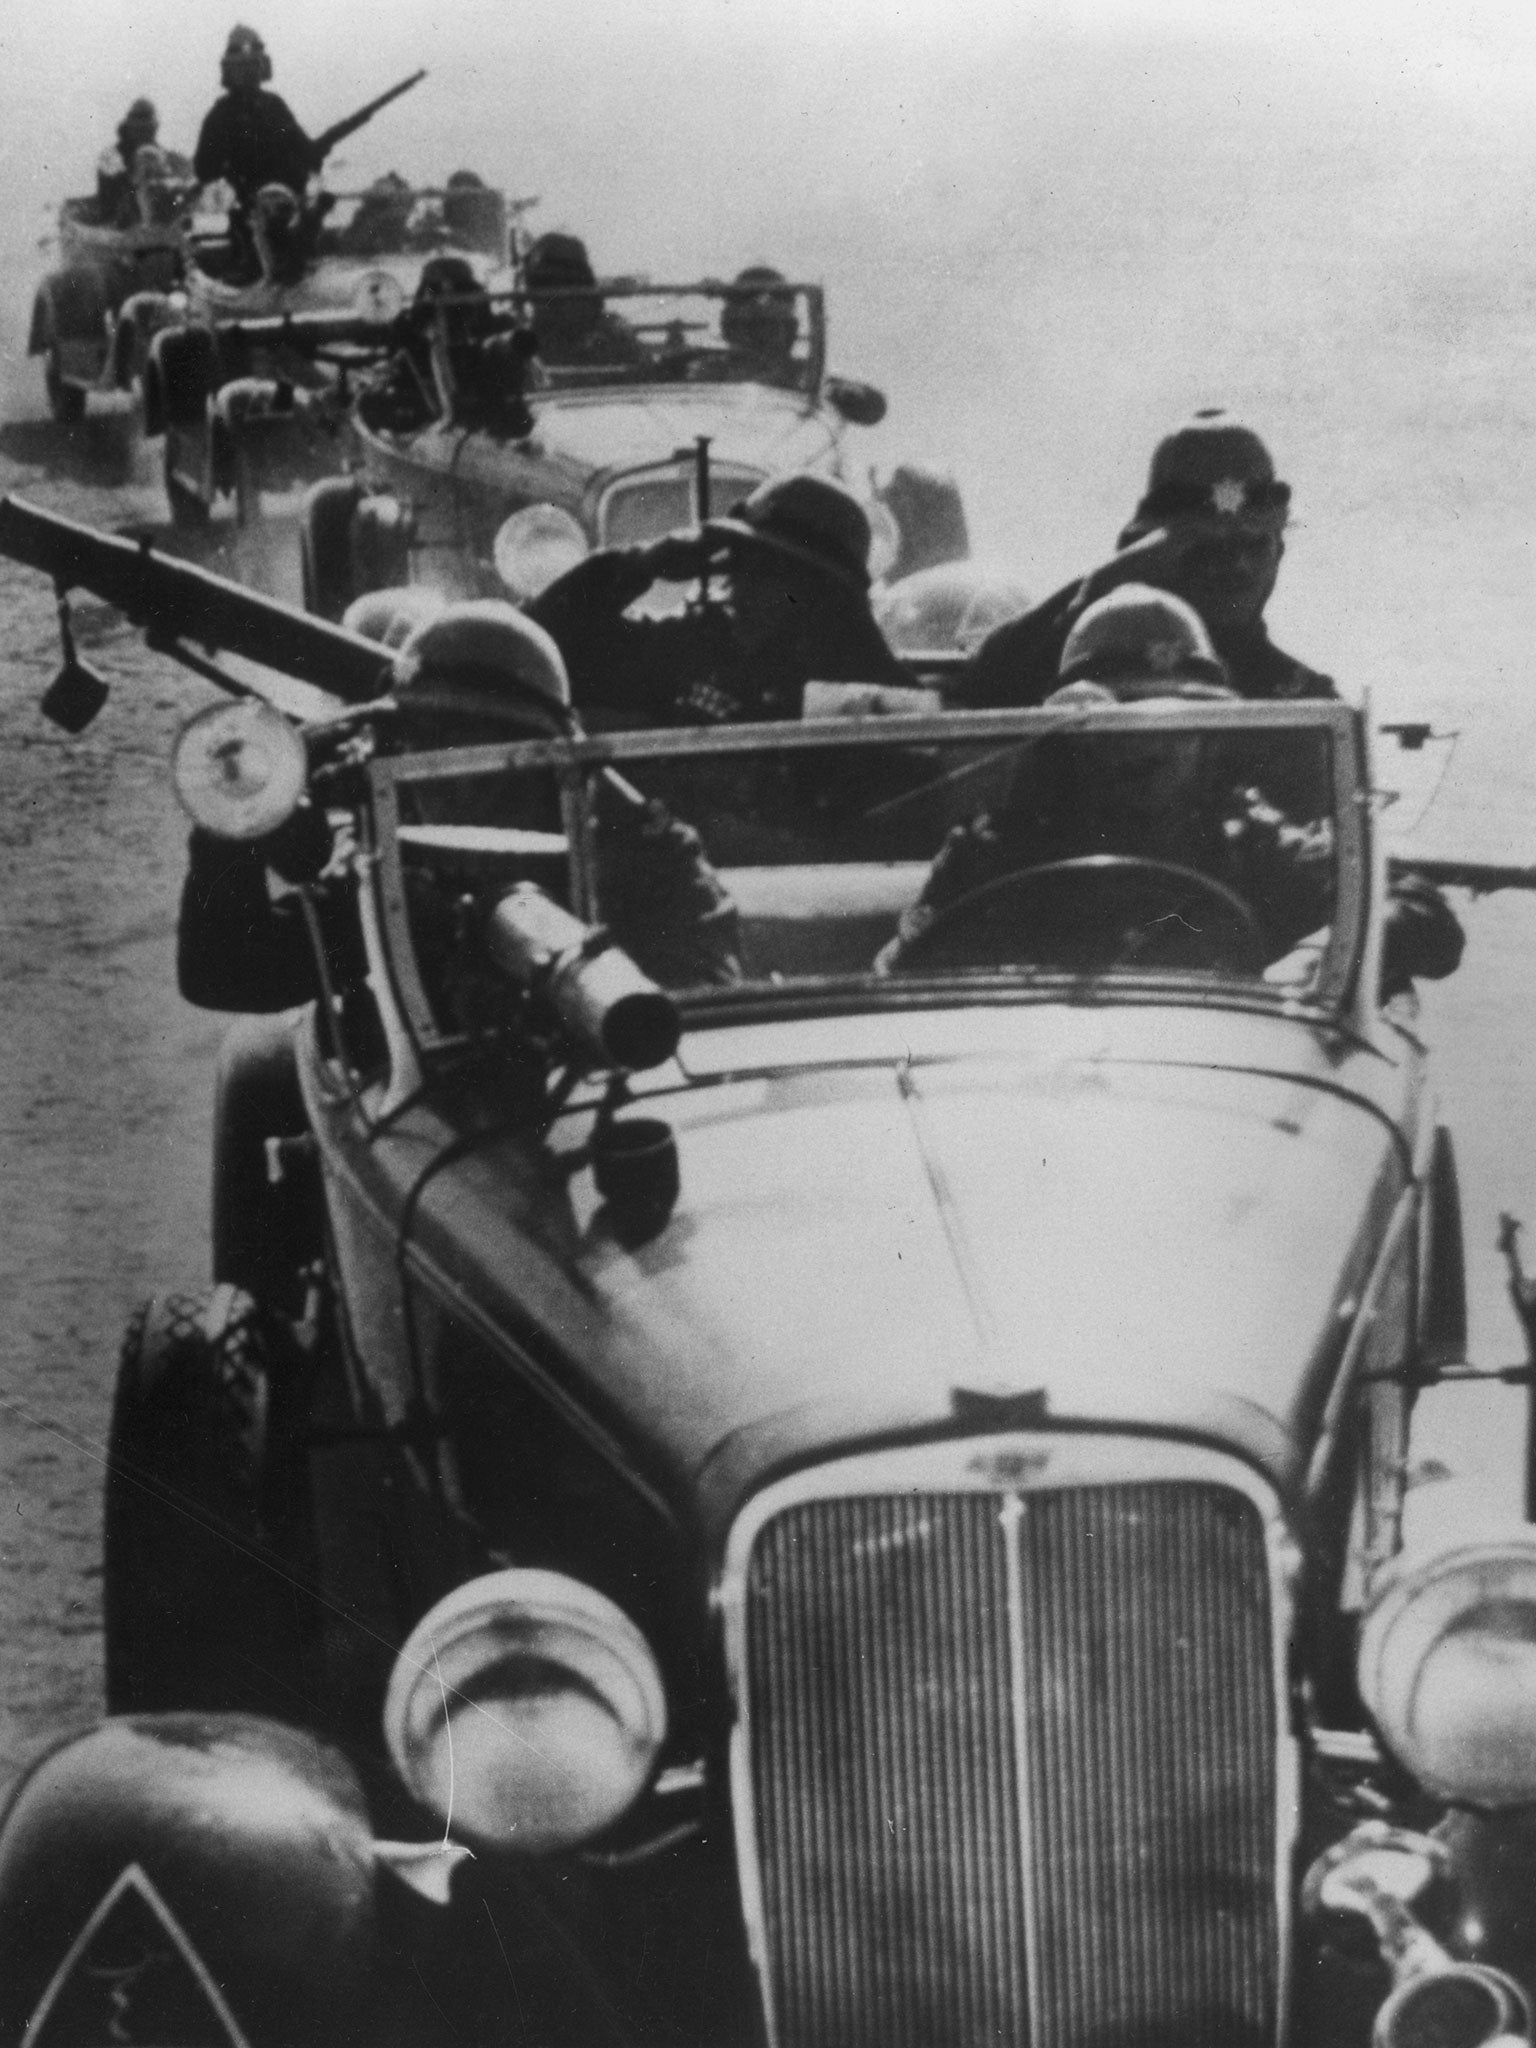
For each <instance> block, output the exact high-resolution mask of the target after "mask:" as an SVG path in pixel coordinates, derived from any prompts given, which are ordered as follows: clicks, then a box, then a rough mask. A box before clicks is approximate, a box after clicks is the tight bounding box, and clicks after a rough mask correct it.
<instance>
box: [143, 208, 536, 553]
mask: <svg viewBox="0 0 1536 2048" xmlns="http://www.w3.org/2000/svg"><path fill="white" fill-rule="evenodd" d="M465 177H466V174H462V173H460V174H456V176H455V178H453V179H450V180H449V182H448V183H447V184H446V185H444V186H440V187H419V188H413V187H410V186H407V185H406V184H405V183H404V182H403V181H402V180H398V179H397V180H383V181H380V183H379V184H378V185H375V186H373V187H370V188H369V189H368V190H366V191H362V192H349V193H326V194H324V195H322V198H321V200H320V201H314V200H311V201H309V202H307V203H306V204H305V205H304V206H302V207H300V206H299V203H298V202H297V201H292V207H293V212H292V217H291V218H290V217H288V215H287V214H286V213H285V212H284V211H283V202H285V201H290V200H292V195H289V194H286V193H285V192H283V189H282V188H280V187H278V188H273V198H272V205H273V207H274V209H275V211H274V214H273V218H272V219H271V220H270V221H268V222H266V223H265V224H264V223H263V222H262V221H261V219H260V218H258V221H257V224H256V228H255V230H254V253H255V257H256V259H257V263H256V267H255V268H254V270H253V268H252V265H251V263H250V260H249V252H248V250H247V249H246V246H245V243H244V240H243V238H241V237H239V236H234V237H232V235H231V232H230V227H231V218H230V217H227V216H220V215H214V216H208V217H206V218H205V219H204V220H203V221H202V222H201V223H200V225H199V229H198V231H197V232H196V233H195V234H194V235H193V236H192V237H191V239H190V241H189V247H188V258H189V260H188V263H187V266H186V268H185V271H184V274H183V276H182V278H181V281H180V288H179V290H178V291H177V292H175V293H174V294H173V295H171V296H169V297H166V298H164V299H162V300H161V301H160V302H158V303H154V302H152V301H151V300H149V299H141V300H140V301H138V302H137V303H136V304H135V307H134V312H135V315H136V317H137V318H138V320H139V321H140V324H141V325H142V326H145V327H147V328H151V329H153V330H154V338H153V340H152V341H151V343H150V346H149V350H148V361H147V364H146V369H145V427H146V431H147V432H148V433H150V434H152V435H153V434H163V436H164V456H163V473H164V479H165V488H166V493H167V496H168V497H169V500H170V505H171V514H172V517H173V519H174V520H175V521H176V522H177V523H178V524H180V525H184V526H198V525H201V524H203V523H204V522H205V521H206V520H207V518H208V517H209V515H210V513H211V512H212V511H213V509H214V508H215V507H216V505H217V504H218V503H219V502H220V501H221V500H223V499H226V498H229V499H233V501H234V504H235V509H236V512H237V515H238V516H240V517H241V518H245V517H249V516H251V515H252V514H253V513H254V512H255V510H256V509H257V504H258V500H259V494H260V492H261V491H262V490H264V489H272V490H282V489H287V488H290V487H292V486H293V485H294V484H295V483H298V482H303V481H307V480H308V479H309V478H310V477H312V476H314V475H315V474H316V473H317V471H323V470H324V469H326V468H329V467H331V466H332V465H333V464H334V462H335V460H336V441H335V435H334V427H333V426H332V427H331V428H330V429H329V430H327V429H324V428H322V429H321V430H320V431H319V432H318V434H316V433H312V432H311V431H309V430H308V422H307V420H306V418H305V417H304V405H305V401H306V400H307V399H308V398H311V397H317V396H319V395H321V394H323V393H324V392H326V391H327V389H328V388H329V387H330V385H331V384H332V383H333V382H334V380H335V378H336V375H337V371H338V365H337V364H336V363H335V362H334V361H332V360H330V359H329V358H328V357H327V356H326V355H325V353H324V352H319V353H316V352H311V351H310V350H307V349H305V348H303V347H301V346H299V345H298V344H296V343H295V342H294V341H293V340H292V338H291V333H290V331H289V330H288V328H287V323H289V322H290V321H298V322H299V323H300V325H302V323H303V322H304V320H306V319H307V318H309V317H310V316H314V315H317V314H319V315H325V314H333V315H334V314H339V315H342V316H344V317H352V318H355V319H358V320H363V321H377V322H387V321H388V320H390V319H391V318H392V317H393V316H394V315H395V314H396V313H398V312H399V311H400V309H401V308H402V307H403V306H405V305H406V304H407V303H408V302H409V301H410V299H411V297H412V296H413V294H414V293H415V291H416V288H417V285H418V283H419V281H420V278H421V274H422V271H423V268H424V267H425V266H426V265H427V264H428V263H430V262H431V261H433V260H434V259H450V260H452V261H454V262H455V263H457V264H460V265H462V266H463V268H464V274H465V275H466V276H468V277H470V278H471V279H478V280H480V281H482V282H483V281H486V280H491V279H494V278H495V277H496V276H497V274H498V273H499V272H502V271H504V269H505V266H506V263H507V255H508V220H509V212H508V206H507V202H506V200H505V199H504V197H503V195H502V194H500V193H498V192H493V191H491V190H490V189H488V188H487V187H485V186H484V185H482V184H481V183H480V181H479V180H478V179H476V180H474V181H473V183H466V182H464V179H465ZM269 386H279V387H281V389H282V391H283V393H284V398H283V401H282V402H281V403H277V404H270V405H269V404H267V403H265V402H263V398H262V396H261V394H264V392H265V391H266V390H267V388H268V387H269ZM296 394H297V395H298V398H297V411H296V405H295V399H296Z"/></svg>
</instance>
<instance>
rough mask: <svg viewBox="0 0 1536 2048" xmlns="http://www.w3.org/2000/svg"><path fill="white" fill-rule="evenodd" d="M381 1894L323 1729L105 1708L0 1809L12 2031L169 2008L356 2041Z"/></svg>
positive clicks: (233, 2034) (6, 2010)
mask: <svg viewBox="0 0 1536 2048" xmlns="http://www.w3.org/2000/svg"><path fill="white" fill-rule="evenodd" d="M377 1891H378V1875H377V1866H376V1861H375V1856H374V1847H373V1838H372V1829H371V1827H370V1826H369V1823H368V1818H367V1813H366V1809H365V1806H364V1802H363V1796H362V1791H361V1788H360V1786H359V1784H358V1781H357V1778H356V1776H355V1774H354V1772H353V1771H352V1768H351V1766H350V1765H349V1764H348V1763H347V1762H346V1760H345V1759H344V1758H343V1757H342V1756H341V1755H340V1754H339V1753H338V1752H336V1751H335V1750H333V1749H330V1748H329V1747H328V1746H327V1745H325V1744H323V1743H321V1742H320V1741H318V1740H317V1739H316V1738H315V1737H313V1736H311V1735H307V1734H303V1733H300V1732H299V1731H297V1730H295V1729H291V1728H285V1727H281V1726H279V1725H278V1724H277V1723H275V1722H270V1721H265V1720H261V1719H258V1718H256V1717H254V1716H239V1715H216V1714H196V1713H178V1714H144V1715H135V1716H131V1717H127V1718H122V1719H116V1720H108V1721H104V1722H101V1723H99V1724H98V1725H97V1726H96V1727H94V1728H91V1729H88V1730H87V1731H86V1732H85V1733H83V1734H77V1735H75V1736H72V1737H71V1738H69V1739H68V1740H67V1741H65V1742H64V1743H62V1744H61V1745H59V1746H58V1747H57V1748H55V1749H53V1750H51V1751H49V1752H48V1753H47V1754H45V1755H44V1756H43V1757H42V1758H41V1759H39V1760H38V1761H37V1762H36V1763H34V1764H33V1765H32V1767H31V1768H30V1769H29V1770H28V1771H27V1772H26V1773H25V1774H24V1775H23V1777H22V1778H21V1779H20V1780H19V1782H18V1783H17V1785H16V1786H15V1788H14V1790H13V1792H12V1794H11V1797H10V1800H9V1802H8V1804H7V1807H6V1810H5V1813H4V1816H3V1818H0V1987H3V1989H0V2007H3V2010H0V2038H3V2039H5V2040H7V2041H16V2040H20V2039H21V2038H23V2036H25V2038H26V2039H27V2040H28V2041H34V2040H35V2041H37V2042H38V2043H39V2044H46V2043H48V2042H50V2041H55V2040H56V2041H59V2042H63V2041H66V2040H81V2039H94V2038H101V2039H106V2038H108V2037H109V2035H110V2036H111V2037H112V2038H116V2039H120V2040H121V2039H140V2040H142V2039H146V2038H156V2039H158V2038H160V2035H159V2034H157V2033H155V2032H154V2027H155V2023H156V2021H157V2020H158V2021H159V2022H160V2023H161V2024H162V2025H163V2024H164V2022H165V2018H166V2015H167V2012H174V2013H176V2014H177V2015H178V2016H179V2018H180V2020H181V2023H182V2026H183V2028H185V2027H186V2026H187V2024H188V2017H189V2016H193V2017H194V2019H195V2025H196V2031H195V2035H194V2038H197V2039H199V2040H201V2039H204V2038H209V2039H211V2040H223V2041H227V2042H229V2043H231V2044H234V2043H237V2042H244V2043H248V2044H250V2048H257V2044H259V2043H263V2042H275V2041H278V2040H283V2041H295V2042H296V2041H314V2042H317V2043H318V2042H320V2041H331V2040H335V2039H338V2038H341V2037H342V2036H343V2033H344V2031H345V2030H346V2029H347V2028H349V2027H351V2026H356V2024H357V2020H358V2017H359V2016H360V2015H361V2014H362V2012H363V2011H365V2009H366V2007H367V2004H368V2002H369V2000H370V1996H371V1995H372V1992H373V1987H374V1985H375V1984H376V1982H377V1976H378V1972H377V1965H376V1948H377V1937H376V1929H375V1914H376V1895H377ZM125 1962H126V1964H127V1965H128V1967H127V1968H125V1967H124V1964H125ZM135 1966H137V1967H135ZM136 2004H139V2005H141V2008H142V2009H141V2010H140V2012H139V2014H138V2021H137V2023H136V2024H135V2023H133V2015H134V2008H135V2005H136ZM125 2008H126V2010H125ZM120 2027H121V2028H123V2029H124V2030H123V2031H119V2028H120ZM141 2027H147V2028H148V2029H149V2031H148V2032H144V2031H139V2028H141ZM364 2031H365V2032H366V2029H365V2030H364ZM346 2037H347V2038H351V2035H350V2032H347V2033H346ZM176 2038H178V2039H183V2038H187V2033H186V2032H185V2031H179V2032H177V2034H176Z"/></svg>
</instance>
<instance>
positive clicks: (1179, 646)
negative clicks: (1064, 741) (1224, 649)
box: [1058, 583, 1230, 701]
mask: <svg viewBox="0 0 1536 2048" xmlns="http://www.w3.org/2000/svg"><path fill="white" fill-rule="evenodd" d="M1058 673H1059V675H1060V677H1061V680H1062V682H1063V683H1074V682H1079V681H1081V682H1090V683H1103V684H1107V685H1109V686H1110V688H1111V689H1112V690H1113V692H1114V695H1115V697H1116V698H1117V699H1120V700H1122V701H1123V700H1124V699H1126V698H1129V697H1136V696H1147V697H1157V696H1172V695H1176V694H1198V695H1206V694H1211V693H1213V692H1219V693H1220V694H1222V695H1227V694H1229V693H1230V678H1229V676H1228V674H1227V671H1226V669H1225V667H1224V666H1223V664H1222V662H1221V659H1220V657H1219V655H1218V654H1217V652H1216V649H1215V648H1214V646H1212V644H1211V636H1210V634H1209V633H1208V632H1207V631H1206V628H1205V621H1204V620H1203V619H1202V618H1201V616H1200V614H1199V613H1198V612H1197V611H1196V610H1195V608H1194V606H1193V605H1189V604H1186V603H1185V602H1184V600H1183V598H1181V597H1174V596H1172V595H1171V594H1170V593H1169V592H1168V591H1166V590H1154V589H1152V587H1151V586H1150V585H1149V584H1146V583H1122V584H1121V585H1120V587H1119V589H1118V590H1112V591H1110V593H1109V595H1108V596H1107V597H1101V598H1099V599H1098V600H1097V602H1096V603H1094V604H1091V605H1089V607H1088V609H1087V610H1086V611H1085V612H1084V613H1083V615H1082V617H1081V618H1080V619H1079V620H1078V621H1077V623H1076V625H1074V626H1073V628H1072V630H1071V632H1070V633H1069V634H1068V635H1067V641H1066V645H1065V646H1064V647H1063V648H1062V650H1061V666H1060V669H1059V671H1058ZM1200 686H1203V687H1200Z"/></svg>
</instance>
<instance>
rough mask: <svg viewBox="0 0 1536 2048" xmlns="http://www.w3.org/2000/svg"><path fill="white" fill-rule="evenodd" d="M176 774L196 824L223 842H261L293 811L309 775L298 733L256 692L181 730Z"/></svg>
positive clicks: (174, 755) (203, 713)
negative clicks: (254, 840)
mask: <svg viewBox="0 0 1536 2048" xmlns="http://www.w3.org/2000/svg"><path fill="white" fill-rule="evenodd" d="M171 779H172V781H173V783H174V784H175V788H176V794H177V796H178V797H179V798H180V799H181V803H182V807H183V809H184V810H185V811H186V813H187V815H188V816H189V817H190V818H191V819H192V821H193V823H194V824H197V825H201V826H202V827H203V829H204V831H206V832H212V833H213V834H214V835H215V836H216V837H217V838H219V839H239V840H250V839H262V838H264V837H265V836H266V834H267V833H269V832H275V831H276V830H277V828H278V826H279V825H281V824H283V823H285V822H286V821H287V819H288V818H290V817H291V816H292V815H293V812H294V810H295V808H296V807H297V805H298V801H299V799H300V797H301V796H302V795H303V794H304V787H305V784H306V782H307V781H308V779H309V763H308V757H307V755H306V753H305V750H304V742H303V739H302V738H301V737H300V735H299V733H298V732H297V730H296V729H295V728H294V727H293V726H292V725H290V724H289V722H288V720H287V719H286V718H284V717H283V715H282V713H281V712H280V711H274V710H273V709H272V707H271V705H269V704H263V703H261V702H260V701H259V700H258V699H256V698H254V697H243V698H241V699H240V700H239V701H238V702H237V703H234V704H210V705H209V706H208V708H207V709H206V710H205V711H199V712H198V713H196V715H195V716H194V717H192V718H189V719H188V720H187V723H186V724H185V725H184V726H183V727H182V729H181V731H180V733H179V734H178V735H177V739H176V745H175V749H174V751H173V753H172V756H171Z"/></svg>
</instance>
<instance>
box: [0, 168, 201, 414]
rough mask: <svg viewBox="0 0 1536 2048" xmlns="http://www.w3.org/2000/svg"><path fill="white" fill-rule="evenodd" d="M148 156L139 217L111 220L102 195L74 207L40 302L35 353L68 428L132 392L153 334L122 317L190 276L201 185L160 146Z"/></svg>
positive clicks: (31, 345)
mask: <svg viewBox="0 0 1536 2048" xmlns="http://www.w3.org/2000/svg"><path fill="white" fill-rule="evenodd" d="M143 154H144V155H145V156H146V157H147V158H148V159H149V162H148V163H147V164H146V166H145V169H144V172H143V174H142V175H140V176H139V177H138V178H137V179H136V182H135V186H134V198H135V201H136V203H137V207H138V215H139V217H138V219H137V220H136V221H135V222H133V223H132V224H131V225H129V226H122V225H120V224H119V223H117V222H114V221H104V220H103V219H102V218H101V209H100V206H99V204H98V202H97V199H96V197H95V195H94V194H92V195H89V196H86V197H82V198H77V199H66V200H65V201H64V204H63V205H62V206H61V207H60V209H59V222H58V233H57V244H58V262H57V264H56V265H55V267H54V268H53V269H52V270H51V271H50V272H49V273H48V275H47V276H46V277H45V278H44V279H43V281H42V283H41V284H40V285H39V286H38V288H37V293H36V296H35V297H34V299H33V301H32V321H31V326H30V329H29V331H28V335H27V354H28V355H29V356H40V357H41V358H42V363H43V384H44V388H45V390H46V391H47V394H48V405H49V410H50V411H51V412H52V414H53V416H54V418H55V419H56V420H60V421H63V422H65V423H66V424H69V423H73V422H75V421H77V420H80V419H83V418H84V417H85V411H86V406H87V403H88V401H89V399H90V396H91V394H92V393H93V392H101V393H111V392H125V391H130V390H132V389H133V387H134V385H135V384H136V382H137V380H138V377H139V375H140V373H141V371H142V369H143V365H144V355H145V350H146V348H147V346H148V333H149V330H146V328H145V327H144V326H142V325H141V324H140V322H139V320H138V319H137V318H136V317H135V316H134V315H133V314H132V313H130V314H129V316H128V317H127V318H126V319H124V317H123V309H124V307H125V306H126V305H129V304H130V302H131V301H133V300H134V299H135V298H136V297H137V296H138V295H140V294H148V295H150V297H151V298H153V297H154V296H156V295H160V294H164V293H168V292H171V291H174V290H175V289H176V287H177V286H178V284H179V283H180V281H181V278H182V275H183V267H184V261H185V255H186V248H187V242H188V237H189V234H190V232H191V226H190V216H191V209H192V204H193V200H194V196H195V194H196V190H197V186H196V181H195V179H194V178H193V176H192V170H191V166H190V165H189V164H188V163H187V162H186V161H185V160H184V159H183V158H179V157H175V156H172V155H170V154H169V153H168V152H166V151H163V150H159V149H155V148H153V147H152V146H151V147H149V148H147V149H146V150H145V151H144V152H143Z"/></svg>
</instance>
